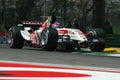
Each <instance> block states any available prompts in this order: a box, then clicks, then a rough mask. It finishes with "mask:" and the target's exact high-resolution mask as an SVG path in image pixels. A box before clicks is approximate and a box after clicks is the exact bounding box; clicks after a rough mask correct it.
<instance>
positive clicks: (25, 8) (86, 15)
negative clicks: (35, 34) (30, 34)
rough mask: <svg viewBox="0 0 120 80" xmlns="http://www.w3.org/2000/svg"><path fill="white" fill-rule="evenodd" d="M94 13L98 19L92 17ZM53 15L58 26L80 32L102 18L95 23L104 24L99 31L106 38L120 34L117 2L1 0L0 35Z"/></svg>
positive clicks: (119, 5)
mask: <svg viewBox="0 0 120 80" xmlns="http://www.w3.org/2000/svg"><path fill="white" fill-rule="evenodd" d="M100 2H101V3H100ZM95 5H98V6H95ZM101 6H102V7H101ZM99 7H100V8H99ZM101 9H102V10H101ZM95 10H97V13H98V15H94V14H96V12H94V11H95ZM99 13H105V14H102V15H100V14H99ZM52 14H54V15H56V16H57V20H58V22H60V23H61V25H63V26H66V27H67V25H68V24H69V23H70V24H71V25H72V26H73V24H76V26H75V27H76V28H78V29H80V30H82V31H83V32H87V31H89V29H91V28H92V27H93V26H94V25H93V24H94V22H95V21H96V20H99V18H100V17H102V18H104V19H102V18H101V19H100V21H97V22H100V23H101V24H102V23H103V25H101V26H100V27H103V28H104V29H105V30H107V33H108V34H120V31H119V30H120V22H119V21H120V0H0V32H5V31H7V30H8V29H9V28H10V26H13V25H16V24H18V23H21V22H22V21H26V20H27V21H44V20H45V19H46V18H47V17H48V16H50V15H52ZM96 17H99V18H98V19H96ZM108 26H109V28H110V29H111V30H110V29H107V28H108Z"/></svg>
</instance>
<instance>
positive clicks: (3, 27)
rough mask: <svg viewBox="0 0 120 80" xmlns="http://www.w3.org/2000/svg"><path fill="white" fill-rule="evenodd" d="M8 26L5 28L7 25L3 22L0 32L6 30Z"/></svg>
mask: <svg viewBox="0 0 120 80" xmlns="http://www.w3.org/2000/svg"><path fill="white" fill-rule="evenodd" d="M6 31H7V30H6V28H5V25H4V24H1V25H0V32H6Z"/></svg>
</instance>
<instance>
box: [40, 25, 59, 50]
mask: <svg viewBox="0 0 120 80" xmlns="http://www.w3.org/2000/svg"><path fill="white" fill-rule="evenodd" d="M57 41H58V32H57V30H56V29H54V28H51V27H49V28H45V29H44V30H43V31H42V33H41V46H42V48H43V49H44V50H46V51H53V50H55V49H56V48H57Z"/></svg>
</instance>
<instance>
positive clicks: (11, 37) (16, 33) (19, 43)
mask: <svg viewBox="0 0 120 80" xmlns="http://www.w3.org/2000/svg"><path fill="white" fill-rule="evenodd" d="M20 30H22V28H21V27H11V28H10V29H9V31H8V44H9V46H10V48H18V49H21V48H23V46H24V41H25V40H24V39H23V37H22V35H21V33H20Z"/></svg>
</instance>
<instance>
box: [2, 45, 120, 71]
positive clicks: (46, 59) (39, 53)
mask: <svg viewBox="0 0 120 80" xmlns="http://www.w3.org/2000/svg"><path fill="white" fill-rule="evenodd" d="M86 53H87V52H86ZM91 53H92V52H91ZM0 60H3V61H20V62H32V63H47V64H59V65H71V66H86V67H102V68H105V69H107V68H111V69H116V70H119V71H120V57H114V56H99V55H87V54H85V53H82V52H80V51H79V52H62V51H52V52H50V51H44V50H42V49H40V48H30V47H24V48H23V49H10V48H9V47H8V46H7V45H1V44H0Z"/></svg>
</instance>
